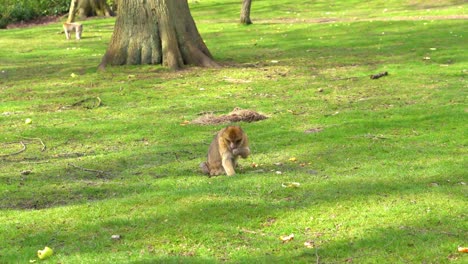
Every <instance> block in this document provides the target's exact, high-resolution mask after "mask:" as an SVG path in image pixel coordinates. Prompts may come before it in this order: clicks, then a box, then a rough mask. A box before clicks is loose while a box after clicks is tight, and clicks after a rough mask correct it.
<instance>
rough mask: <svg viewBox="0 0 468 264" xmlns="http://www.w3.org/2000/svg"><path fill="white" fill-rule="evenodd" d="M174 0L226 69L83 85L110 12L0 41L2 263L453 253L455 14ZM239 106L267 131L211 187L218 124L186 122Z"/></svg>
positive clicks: (150, 72)
mask: <svg viewBox="0 0 468 264" xmlns="http://www.w3.org/2000/svg"><path fill="white" fill-rule="evenodd" d="M189 2H190V5H191V8H192V13H193V15H194V18H195V20H196V21H197V26H198V27H199V30H200V33H201V34H202V36H203V38H204V40H205V41H206V43H207V45H208V47H209V49H210V51H211V53H212V54H213V55H214V57H215V59H216V60H217V61H218V62H219V63H220V64H221V65H222V68H221V69H204V68H196V67H188V68H187V69H184V70H183V71H179V72H173V71H170V70H168V69H165V68H163V67H161V66H153V65H144V66H122V67H110V68H108V69H107V70H106V72H104V73H97V72H96V68H97V65H98V64H99V62H100V60H101V56H102V55H103V53H104V51H105V48H106V46H107V43H108V41H109V39H110V35H111V33H112V29H113V25H114V19H97V20H87V21H85V31H84V33H83V39H82V40H81V41H79V42H77V41H66V40H65V37H64V36H63V34H57V33H59V31H60V24H59V23H56V24H50V25H47V26H41V27H34V28H27V29H13V30H4V31H0V35H1V36H0V58H1V61H2V64H1V65H0V135H1V137H0V210H1V212H2V213H1V214H0V222H2V223H3V224H2V225H0V241H4V244H2V246H3V247H0V262H2V260H3V259H6V262H7V263H16V262H21V263H24V262H27V261H29V260H32V259H34V258H35V255H36V252H37V250H38V249H42V248H44V246H46V245H47V246H50V247H51V248H53V250H54V252H55V253H54V255H53V256H52V258H51V260H50V261H52V262H61V263H159V262H161V263H181V262H183V263H184V262H189V263H219V262H232V263H252V262H262V263H263V262H272V263H287V262H290V261H294V262H295V263H311V262H312V263H316V262H317V263H325V262H326V263H329V262H330V263H335V262H355V263H381V262H388V263H398V262H405V263H406V262H409V263H413V262H437V263H446V262H453V263H462V262H463V261H464V260H465V256H464V255H462V254H460V253H457V252H456V247H457V246H458V245H462V244H463V243H465V242H466V241H465V240H466V236H465V235H464V233H463V232H464V230H466V229H467V228H466V221H465V219H466V212H465V211H464V209H465V203H463V202H462V201H464V200H466V181H467V180H466V172H465V166H464V165H465V164H466V150H465V148H466V140H464V138H465V131H466V109H465V103H466V92H465V91H464V88H465V86H466V85H465V84H466V81H465V80H464V77H465V75H466V55H465V54H464V52H463V51H464V47H465V43H464V37H465V36H463V34H464V31H465V24H466V23H465V21H464V20H463V19H460V20H456V19H445V18H444V16H450V15H453V16H457V15H461V14H463V7H464V4H463V3H462V2H459V1H428V2H427V3H426V2H425V3H422V2H421V1H409V2H408V3H403V4H402V3H401V1H396V0H395V1H393V0H392V1H386V2H385V3H384V2H383V1H375V2H372V3H368V2H364V1H341V2H339V3H330V2H329V1H312V2H310V3H309V2H307V1H306V2H301V3H300V4H299V3H297V2H294V3H293V2H290V1H282V0H281V1H279V2H275V3H272V2H271V1H257V2H256V1H254V2H253V6H252V11H253V12H252V15H253V16H252V18H253V21H254V24H253V25H251V26H248V27H247V26H243V25H239V24H237V17H238V14H237V12H238V11H239V9H240V3H238V2H235V1H217V0H206V1H205V0H201V1H189ZM384 9H387V11H384ZM427 9H431V10H430V11H427ZM426 15H427V16H431V15H432V16H438V17H437V19H420V18H421V17H424V16H426ZM356 17H358V18H359V19H355V18H356ZM395 17H407V19H403V20H394V19H393V18H395ZM322 20H323V21H322ZM320 22H323V23H320ZM31 36H32V37H33V38H31ZM26 40H27V41H26ZM384 71H387V72H388V75H385V76H383V77H382V78H380V79H375V80H374V79H371V78H370V75H372V74H377V73H380V72H384ZM235 107H240V108H242V109H249V110H253V111H256V112H259V113H261V114H264V115H266V116H268V119H265V120H262V121H260V122H252V123H241V124H240V125H241V126H242V127H243V129H244V130H245V131H246V133H247V134H248V136H249V140H250V142H251V146H250V147H251V150H252V155H251V156H250V157H249V158H248V159H246V160H243V159H242V160H240V161H239V163H240V167H239V168H238V169H237V172H238V174H236V176H234V177H224V176H219V177H212V178H209V177H206V176H204V175H202V174H201V172H200V171H199V168H198V165H199V163H200V162H201V161H203V160H204V159H205V157H206V151H207V150H208V146H209V144H210V142H211V140H212V138H213V136H214V134H215V133H216V131H218V130H219V129H220V128H221V127H223V126H224V124H221V125H215V126H210V125H204V126H201V125H193V124H189V122H190V121H192V120H194V119H196V118H198V117H199V116H201V115H204V114H206V113H213V114H215V115H222V114H227V113H229V112H231V111H232V110H233V109H234V108H235ZM28 118H29V119H30V120H27V119H28ZM23 147H24V149H23ZM292 182H294V183H299V187H297V188H293V187H288V184H287V183H292ZM291 233H294V234H295V237H294V240H292V241H290V242H288V243H282V242H281V241H280V239H279V237H280V236H287V235H290V234H291ZM113 235H119V236H120V238H117V239H116V238H112V236H113ZM305 242H307V243H308V244H307V245H309V247H310V248H309V247H307V246H305V245H304V243H305ZM310 245H312V246H310Z"/></svg>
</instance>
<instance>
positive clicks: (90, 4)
mask: <svg viewBox="0 0 468 264" xmlns="http://www.w3.org/2000/svg"><path fill="white" fill-rule="evenodd" d="M72 7H73V10H72ZM75 15H78V17H80V18H81V19H83V18H86V17H92V16H106V17H110V16H114V12H113V11H112V10H111V9H110V7H109V5H108V4H107V2H106V0H72V3H71V5H70V12H69V14H68V21H67V22H73V21H74V20H75Z"/></svg>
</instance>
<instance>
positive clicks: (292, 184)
mask: <svg viewBox="0 0 468 264" xmlns="http://www.w3.org/2000/svg"><path fill="white" fill-rule="evenodd" d="M281 186H282V187H283V188H298V187H299V186H301V184H300V183H298V182H284V183H282V184H281Z"/></svg>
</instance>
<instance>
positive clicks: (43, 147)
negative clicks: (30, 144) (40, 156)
mask: <svg viewBox="0 0 468 264" xmlns="http://www.w3.org/2000/svg"><path fill="white" fill-rule="evenodd" d="M22 138H24V139H27V140H38V141H39V142H40V143H41V145H42V149H41V152H44V151H45V150H46V148H47V146H46V145H45V144H44V142H42V139H40V138H27V137H22Z"/></svg>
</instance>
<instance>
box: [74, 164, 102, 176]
mask: <svg viewBox="0 0 468 264" xmlns="http://www.w3.org/2000/svg"><path fill="white" fill-rule="evenodd" d="M68 165H69V166H71V167H73V168H76V169H79V170H82V171H86V172H93V173H97V174H98V175H106V174H107V175H108V174H110V173H109V172H106V171H102V170H93V169H88V168H83V167H80V166H77V165H75V164H73V163H68Z"/></svg>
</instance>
